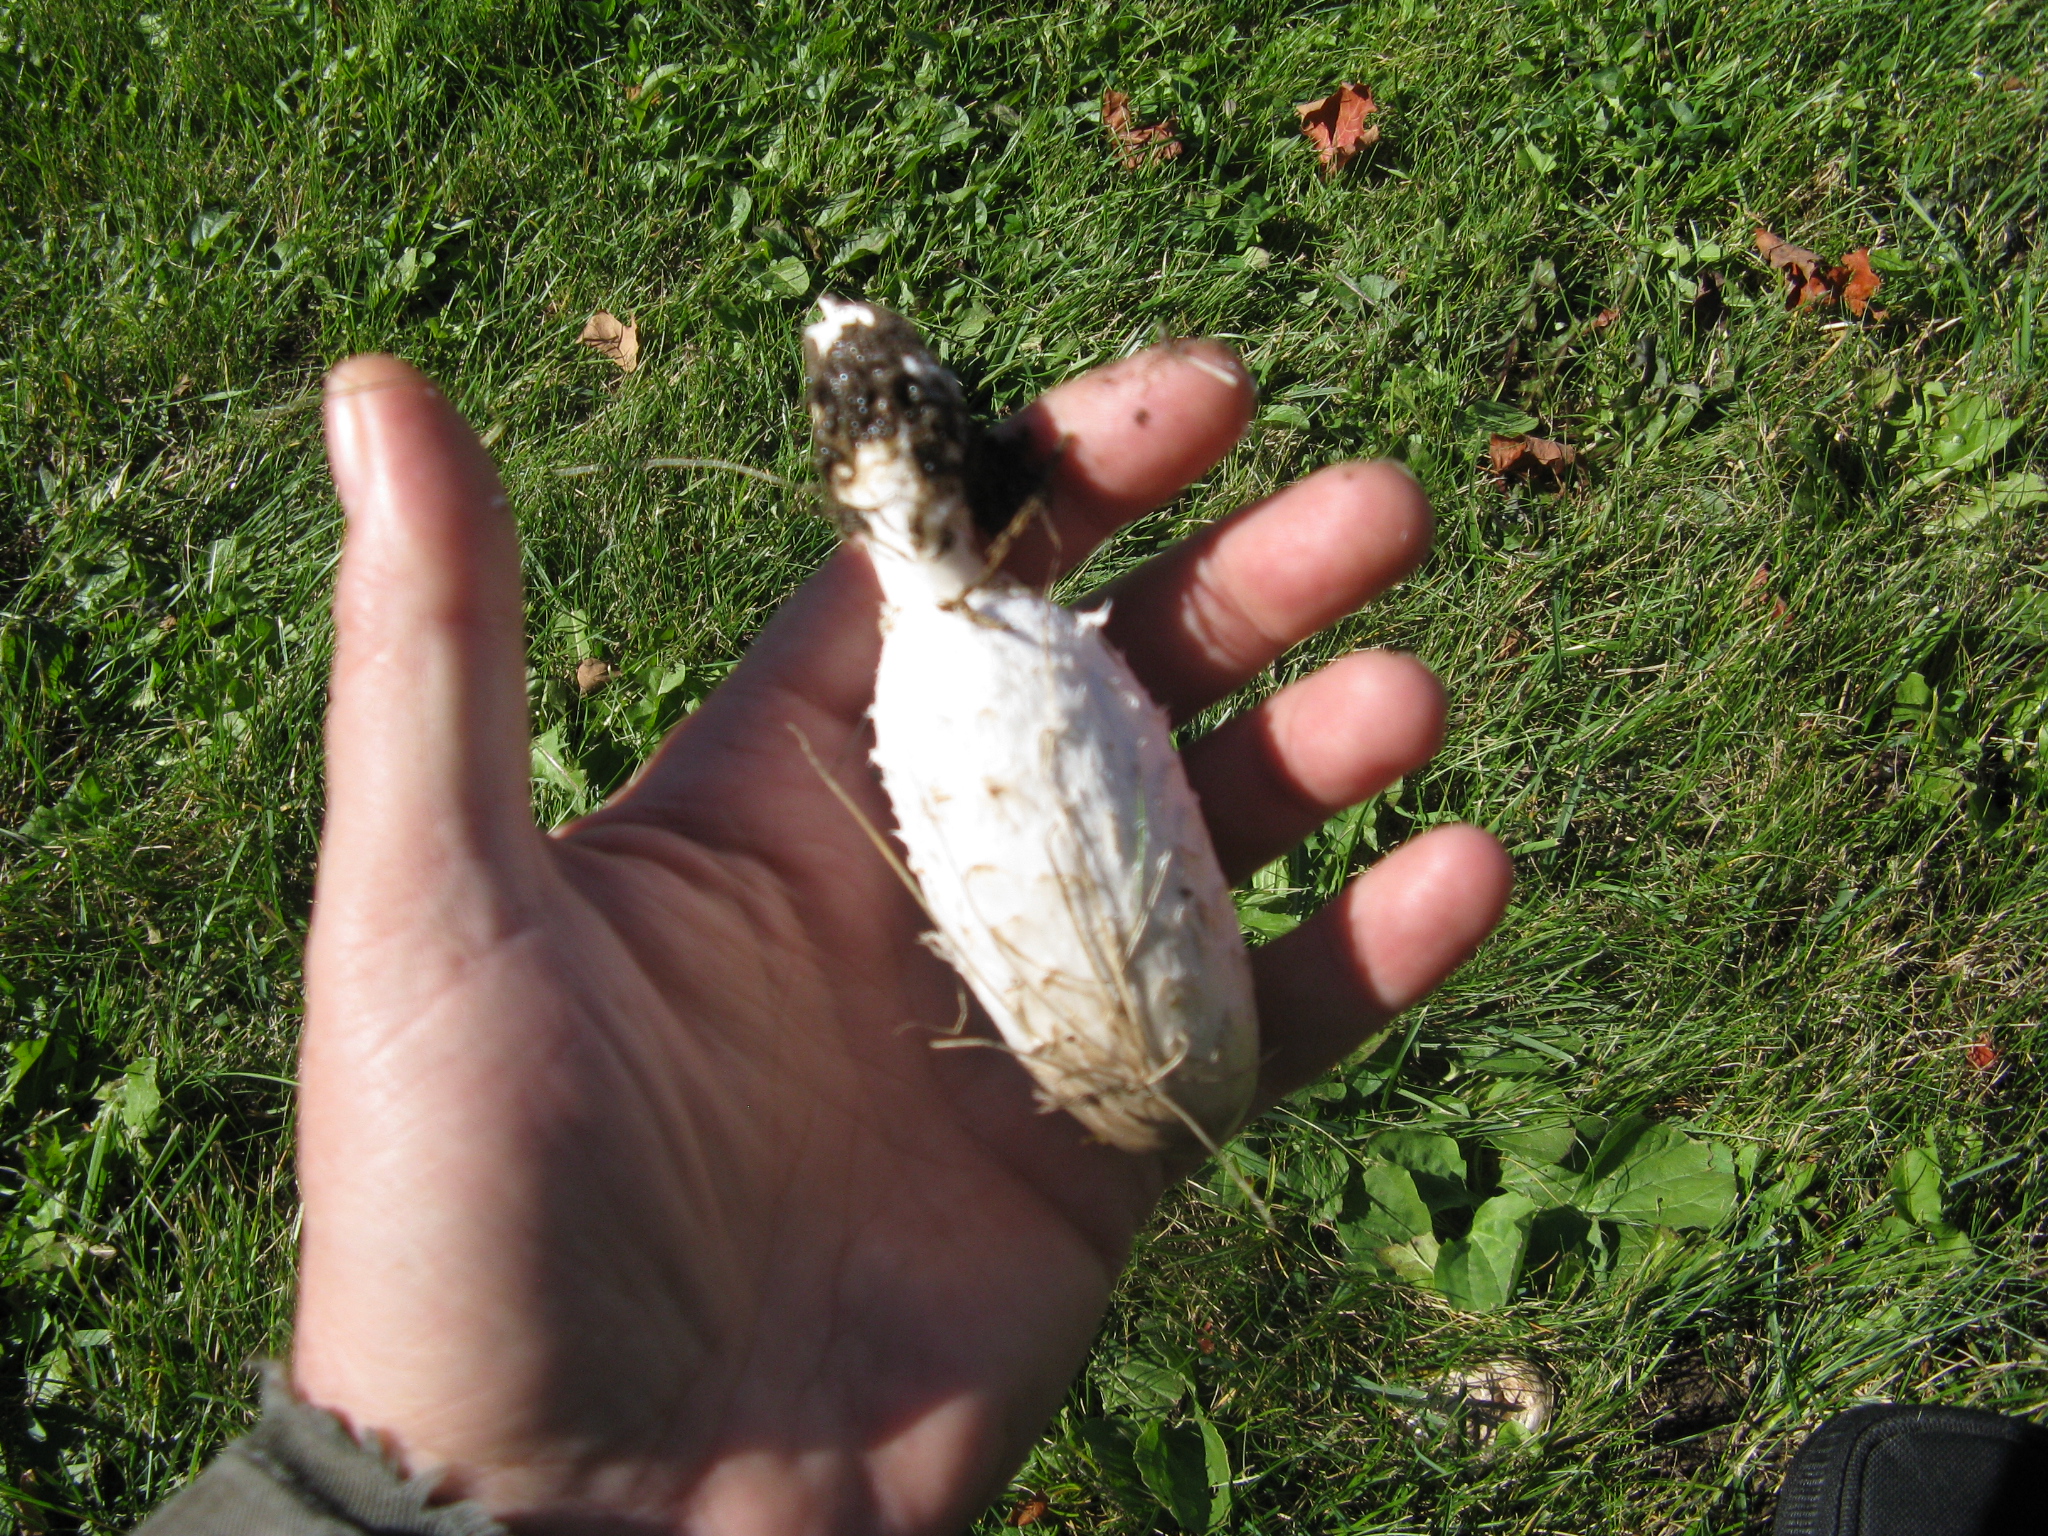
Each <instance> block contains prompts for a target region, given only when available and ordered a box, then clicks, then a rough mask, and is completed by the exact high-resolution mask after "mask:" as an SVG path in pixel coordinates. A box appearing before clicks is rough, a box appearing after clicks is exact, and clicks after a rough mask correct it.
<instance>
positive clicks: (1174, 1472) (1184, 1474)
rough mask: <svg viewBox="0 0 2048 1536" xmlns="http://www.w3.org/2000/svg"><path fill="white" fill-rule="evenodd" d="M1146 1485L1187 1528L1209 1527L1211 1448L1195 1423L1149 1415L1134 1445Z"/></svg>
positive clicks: (1135, 1455)
mask: <svg viewBox="0 0 2048 1536" xmlns="http://www.w3.org/2000/svg"><path fill="white" fill-rule="evenodd" d="M1131 1458H1132V1460H1133V1461H1135V1462H1136V1463H1137V1467H1138V1475H1139V1476H1140V1477H1141V1478H1143V1479H1144V1480H1145V1488H1146V1490H1147V1491H1148V1492H1149V1493H1150V1494H1151V1495H1152V1497H1153V1498H1155V1499H1157V1500H1158V1501H1159V1502H1160V1503H1161V1504H1163V1505H1164V1506H1165V1507H1166V1512H1167V1513H1168V1514H1170V1515H1172V1516H1173V1519H1174V1523H1175V1524H1176V1525H1178V1526H1179V1527H1180V1528H1181V1529H1182V1530H1184V1531H1206V1530H1207V1529H1208V1528H1209V1505H1210V1495H1209V1448H1208V1445H1207V1444H1206V1441H1205V1437H1204V1436H1203V1434H1202V1432H1201V1431H1200V1430H1199V1429H1197V1428H1196V1427H1195V1426H1194V1425H1192V1424H1168V1423H1167V1422H1166V1421H1165V1420H1164V1419H1149V1420H1147V1421H1146V1423H1145V1427H1144V1428H1142V1429H1141V1430H1139V1431H1138V1438H1137V1441H1136V1443H1135V1444H1134V1445H1133V1446H1132V1447H1131Z"/></svg>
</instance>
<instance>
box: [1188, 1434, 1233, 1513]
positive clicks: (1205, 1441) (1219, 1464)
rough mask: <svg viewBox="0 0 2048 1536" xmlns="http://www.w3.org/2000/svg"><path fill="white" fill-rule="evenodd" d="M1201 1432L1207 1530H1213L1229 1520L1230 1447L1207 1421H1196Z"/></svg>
mask: <svg viewBox="0 0 2048 1536" xmlns="http://www.w3.org/2000/svg"><path fill="white" fill-rule="evenodd" d="M1196 1422H1197V1423H1198V1424H1199V1425H1200V1426H1201V1430H1202V1461H1203V1467H1204V1470H1205V1471H1207V1472H1208V1474H1209V1527H1208V1528H1209V1529H1210V1530H1212V1531H1213V1530H1215V1529H1216V1528H1217V1527H1218V1526H1220V1525H1222V1524H1223V1523H1224V1522H1225V1521H1226V1520H1228V1519H1229V1518H1230V1488H1231V1483H1232V1481H1233V1479H1232V1477H1231V1475H1230V1447H1229V1446H1227V1445H1225V1444H1224V1443H1223V1436H1222V1434H1221V1432H1219V1431H1218V1430H1217V1428H1216V1426H1215V1425H1214V1424H1211V1423H1210V1422H1209V1421H1208V1419H1206V1418H1203V1419H1198V1420H1197V1421H1196Z"/></svg>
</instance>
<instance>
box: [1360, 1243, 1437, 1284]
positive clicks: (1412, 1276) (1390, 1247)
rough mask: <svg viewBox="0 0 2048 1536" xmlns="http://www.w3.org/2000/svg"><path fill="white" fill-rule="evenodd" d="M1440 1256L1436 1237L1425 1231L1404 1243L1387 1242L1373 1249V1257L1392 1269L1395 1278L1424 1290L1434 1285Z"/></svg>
mask: <svg viewBox="0 0 2048 1536" xmlns="http://www.w3.org/2000/svg"><path fill="white" fill-rule="evenodd" d="M1440 1256H1441V1250H1439V1249H1438V1247H1437V1242H1436V1239H1435V1238H1433V1237H1431V1236H1430V1235H1429V1234H1428V1233H1427V1232H1424V1233H1421V1234H1419V1235H1418V1236H1416V1237H1413V1238H1410V1239H1409V1240H1408V1241H1407V1242H1405V1243H1389V1244H1387V1245H1386V1246H1385V1247H1384V1248H1379V1249H1375V1250H1374V1251H1373V1257H1374V1258H1375V1259H1378V1260H1379V1261H1380V1263H1381V1264H1383V1265H1385V1266H1386V1267H1387V1268H1388V1269H1390V1270H1392V1271H1393V1273H1394V1274H1395V1276H1396V1277H1397V1278H1399V1279H1402V1280H1406V1281H1407V1282H1408V1283H1409V1284H1410V1285H1419V1286H1421V1287H1423V1288H1424V1289H1425V1290H1433V1289H1434V1288H1435V1286H1436V1266H1437V1261H1438V1259H1439V1257H1440Z"/></svg>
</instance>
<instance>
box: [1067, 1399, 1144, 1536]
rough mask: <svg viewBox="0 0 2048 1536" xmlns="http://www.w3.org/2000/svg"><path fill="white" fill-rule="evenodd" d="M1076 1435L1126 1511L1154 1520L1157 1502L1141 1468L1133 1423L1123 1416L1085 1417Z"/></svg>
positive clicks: (1078, 1426)
mask: <svg viewBox="0 0 2048 1536" xmlns="http://www.w3.org/2000/svg"><path fill="white" fill-rule="evenodd" d="M1075 1434H1076V1436H1077V1437H1078V1438H1079V1440H1080V1442H1081V1445H1082V1448H1083V1449H1084V1450H1086V1451H1087V1453H1088V1459H1089V1460H1090V1461H1092V1462H1094V1463H1095V1470H1096V1471H1097V1472H1098V1473H1100V1474H1101V1475H1102V1480H1103V1482H1104V1483H1105V1484H1106V1485H1107V1486H1108V1488H1109V1493H1110V1496H1111V1497H1112V1498H1114V1499H1115V1500H1116V1502H1117V1503H1118V1504H1119V1505H1120V1506H1122V1508H1123V1510H1124V1512H1125V1513H1126V1514H1129V1515H1131V1516H1133V1517H1134V1518H1136V1519H1139V1520H1150V1519H1151V1518H1152V1517H1153V1508H1154V1502H1155V1501H1154V1500H1153V1497H1152V1492H1151V1490H1150V1489H1149V1488H1147V1487H1146V1485H1145V1478H1144V1475H1143V1474H1142V1473H1141V1472H1139V1470H1138V1460H1137V1455H1136V1451H1135V1447H1134V1445H1133V1443H1132V1442H1133V1440H1134V1439H1135V1436H1134V1435H1133V1433H1132V1431H1131V1427H1130V1424H1129V1423H1128V1422H1127V1421H1126V1420H1123V1419H1083V1420H1082V1421H1081V1422H1080V1423H1079V1424H1078V1425H1076V1426H1075Z"/></svg>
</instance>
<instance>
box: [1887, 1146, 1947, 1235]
mask: <svg viewBox="0 0 2048 1536" xmlns="http://www.w3.org/2000/svg"><path fill="white" fill-rule="evenodd" d="M1941 1183H1942V1178H1941V1163H1940V1161H1939V1160H1938V1159H1937V1158H1936V1157H1935V1155H1934V1152H1933V1149H1931V1148H1926V1147H1908V1148H1906V1150H1905V1151H1903V1152H1901V1153H1900V1154H1899V1155H1898V1156H1897V1157H1896V1158H1894V1159H1893V1160H1892V1167H1891V1185H1892V1204H1893V1206H1894V1207H1896V1208H1897V1210H1898V1213H1899V1214H1900V1215H1901V1216H1903V1217H1905V1218H1906V1219H1907V1220H1908V1221H1910V1222H1912V1223H1913V1225H1914V1226H1916V1227H1925V1228H1928V1229H1930V1230H1931V1229H1932V1228H1934V1227H1937V1226H1939V1225H1941V1217H1942V1209H1941Z"/></svg>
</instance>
